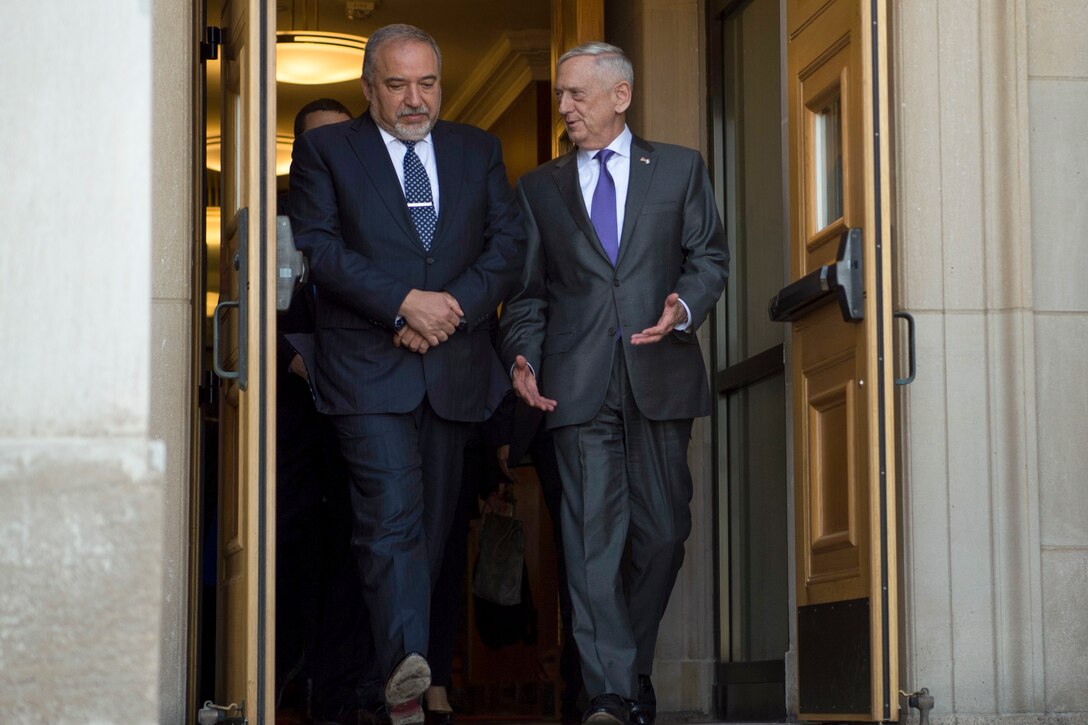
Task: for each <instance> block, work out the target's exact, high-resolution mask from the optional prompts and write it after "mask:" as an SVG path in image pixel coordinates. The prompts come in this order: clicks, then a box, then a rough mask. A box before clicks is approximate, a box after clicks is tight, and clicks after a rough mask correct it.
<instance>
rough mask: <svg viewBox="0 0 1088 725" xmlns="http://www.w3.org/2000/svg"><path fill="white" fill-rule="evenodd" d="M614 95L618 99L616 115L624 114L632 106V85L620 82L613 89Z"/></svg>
mask: <svg viewBox="0 0 1088 725" xmlns="http://www.w3.org/2000/svg"><path fill="white" fill-rule="evenodd" d="M612 95H613V97H614V98H615V99H616V113H623V112H625V111H626V110H627V108H628V106H630V105H631V84H630V83H628V82H627V81H620V82H619V83H617V84H616V85H615V86H613V87H612Z"/></svg>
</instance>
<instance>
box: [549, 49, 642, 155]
mask: <svg viewBox="0 0 1088 725" xmlns="http://www.w3.org/2000/svg"><path fill="white" fill-rule="evenodd" d="M555 100H556V102H557V103H558V104H559V115H560V116H562V117H563V123H564V124H566V127H567V135H569V136H570V140H571V141H573V142H574V143H576V144H577V145H578V148H580V149H586V150H596V149H603V148H604V147H605V146H607V145H608V144H610V143H611V142H612V140H613V139H615V138H616V137H617V136H619V135H620V133H621V132H622V131H623V124H624V113H625V112H626V111H627V107H628V106H629V105H631V86H630V84H629V83H627V81H624V80H621V79H619V78H616V77H615V76H614V74H613V73H612V72H611V71H609V70H602V69H599V68H597V59H596V58H595V57H594V56H591V55H578V56H575V57H573V58H570V59H568V60H566V61H564V62H563V64H562V65H560V66H559V68H558V69H556V73H555Z"/></svg>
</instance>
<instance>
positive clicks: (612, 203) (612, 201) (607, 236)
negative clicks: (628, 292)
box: [589, 149, 620, 267]
mask: <svg viewBox="0 0 1088 725" xmlns="http://www.w3.org/2000/svg"><path fill="white" fill-rule="evenodd" d="M614 153H616V152H615V151H613V150H611V149H601V150H600V151H598V152H597V155H596V156H594V157H593V158H595V159H597V160H598V161H599V162H600V163H601V173H600V176H598V177H597V188H595V189H594V190H593V199H592V204H591V206H590V210H589V218H590V219H591V220H592V221H593V228H594V229H596V230H597V238H598V239H600V240H601V246H602V247H604V251H605V254H607V255H608V259H609V260H611V262H612V266H613V267H615V266H616V257H617V256H619V251H620V235H619V229H618V228H617V223H616V181H615V180H614V179H613V178H612V174H610V173H608V159H610V158H611V157H612V154H614Z"/></svg>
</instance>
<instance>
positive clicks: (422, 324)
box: [399, 289, 465, 347]
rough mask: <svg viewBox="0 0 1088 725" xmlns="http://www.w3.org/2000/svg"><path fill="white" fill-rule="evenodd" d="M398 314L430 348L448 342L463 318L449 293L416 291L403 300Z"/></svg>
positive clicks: (461, 311) (459, 308)
mask: <svg viewBox="0 0 1088 725" xmlns="http://www.w3.org/2000/svg"><path fill="white" fill-rule="evenodd" d="M399 312H400V315H401V316H402V317H404V319H405V321H406V322H407V323H408V326H409V327H411V328H413V329H415V331H416V332H417V333H419V334H420V335H422V336H423V339H424V340H426V341H427V344H428V345H430V346H431V347H434V346H436V345H438V344H439V343H440V342H445V341H446V340H448V339H449V337H450V335H452V334H453V332H454V330H456V329H457V325H458V323H460V321H461V318H462V317H464V316H465V313H464V311H463V310H462V309H461V305H459V304H458V303H457V300H455V299H454V298H453V295H451V294H450V293H449V292H424V291H422V290H417V289H414V290H412V291H411V292H409V293H408V296H407V297H405V298H404V302H402V303H401V305H400V311H399Z"/></svg>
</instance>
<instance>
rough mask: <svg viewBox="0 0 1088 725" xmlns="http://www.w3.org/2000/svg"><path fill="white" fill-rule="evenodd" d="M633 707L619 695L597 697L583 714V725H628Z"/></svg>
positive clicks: (609, 694)
mask: <svg viewBox="0 0 1088 725" xmlns="http://www.w3.org/2000/svg"><path fill="white" fill-rule="evenodd" d="M630 713H631V705H630V704H629V703H628V702H627V700H625V699H623V698H622V697H620V696H619V695H614V694H612V693H611V692H606V693H605V694H603V695H597V696H596V697H595V698H593V702H591V703H589V708H588V709H587V710H586V711H585V712H584V713H582V725H627V719H628V717H629V716H630Z"/></svg>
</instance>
